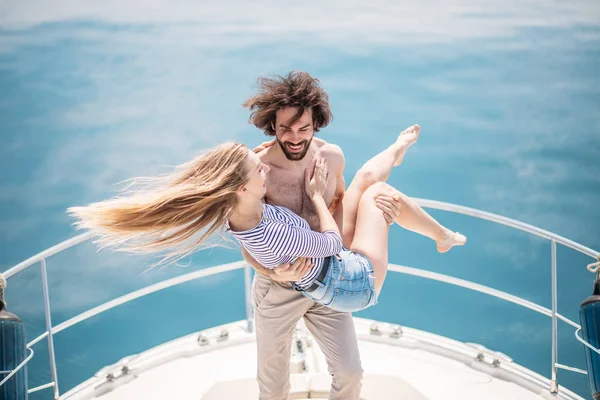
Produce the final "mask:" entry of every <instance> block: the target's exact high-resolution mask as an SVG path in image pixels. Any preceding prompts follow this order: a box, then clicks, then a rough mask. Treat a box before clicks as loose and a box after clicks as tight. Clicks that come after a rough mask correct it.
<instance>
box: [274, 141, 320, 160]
mask: <svg viewBox="0 0 600 400" xmlns="http://www.w3.org/2000/svg"><path fill="white" fill-rule="evenodd" d="M311 142H312V138H311V139H310V140H303V141H302V142H300V143H299V144H301V145H303V146H304V147H303V148H302V151H300V152H299V153H292V152H290V150H289V149H288V147H287V145H286V143H287V142H285V143H284V142H282V141H281V140H279V139H277V143H279V147H280V148H281V150H282V151H283V154H285V157H286V158H287V159H288V160H291V161H299V160H302V159H303V158H304V156H305V155H306V153H308V149H309V147H310V143H311Z"/></svg>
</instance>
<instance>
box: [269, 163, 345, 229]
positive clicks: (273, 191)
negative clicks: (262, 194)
mask: <svg viewBox="0 0 600 400" xmlns="http://www.w3.org/2000/svg"><path fill="white" fill-rule="evenodd" d="M329 179H330V182H329V183H328V186H327V190H326V192H325V195H324V196H323V197H324V199H325V202H326V203H327V204H328V205H329V204H331V201H332V200H333V195H334V192H335V178H333V177H330V178H329ZM266 197H267V202H268V203H269V204H272V205H277V206H283V207H286V208H289V209H290V210H291V211H293V212H294V213H295V214H297V215H299V216H301V217H302V218H304V219H305V220H307V221H308V223H309V224H310V226H311V227H312V228H313V229H316V227H318V217H317V214H316V210H315V208H314V206H313V204H312V201H311V200H310V198H309V197H308V195H307V194H306V190H305V182H304V171H303V170H296V171H289V170H285V169H282V168H277V167H271V169H270V171H269V178H268V180H267V194H266Z"/></svg>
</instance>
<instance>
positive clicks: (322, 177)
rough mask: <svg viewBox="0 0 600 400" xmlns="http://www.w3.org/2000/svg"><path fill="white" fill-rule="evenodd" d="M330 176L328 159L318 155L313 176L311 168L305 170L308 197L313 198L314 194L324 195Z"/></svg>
mask: <svg viewBox="0 0 600 400" xmlns="http://www.w3.org/2000/svg"><path fill="white" fill-rule="evenodd" d="M328 176H329V172H327V161H325V159H324V158H323V157H316V158H315V167H314V170H313V173H312V178H311V177H310V169H307V170H305V171H304V186H305V190H306V194H307V195H308V197H310V198H311V199H312V198H313V197H314V196H321V197H323V195H324V194H325V190H326V189H327V177H328Z"/></svg>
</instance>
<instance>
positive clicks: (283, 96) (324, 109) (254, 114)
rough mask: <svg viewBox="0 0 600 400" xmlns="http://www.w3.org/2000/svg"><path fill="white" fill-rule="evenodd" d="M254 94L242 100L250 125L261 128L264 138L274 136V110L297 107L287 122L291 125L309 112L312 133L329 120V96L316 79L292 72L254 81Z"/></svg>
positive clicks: (330, 116)
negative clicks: (296, 110) (311, 121)
mask: <svg viewBox="0 0 600 400" xmlns="http://www.w3.org/2000/svg"><path fill="white" fill-rule="evenodd" d="M258 86H259V91H258V94H256V95H255V96H253V97H251V98H249V99H248V100H246V101H245V102H244V104H243V106H244V107H248V108H249V109H250V111H251V113H250V123H252V124H254V125H255V126H256V127H257V128H259V129H262V130H263V131H264V132H265V135H269V136H275V130H274V129H273V128H274V126H275V117H276V114H277V111H279V110H281V109H282V108H286V107H295V108H298V112H297V113H296V115H295V116H294V117H293V118H292V119H291V121H288V123H289V124H290V125H291V124H294V123H295V122H296V121H298V119H299V118H300V117H301V116H302V114H304V112H305V111H307V110H311V112H312V118H313V124H314V126H313V128H314V130H315V132H318V131H319V129H321V128H323V127H325V126H327V124H329V122H330V121H331V120H332V119H333V114H332V113H331V109H330V107H329V96H328V95H327V93H326V92H325V90H323V88H322V87H321V84H320V82H319V80H318V79H315V78H313V77H312V76H310V75H309V74H308V73H306V72H299V71H292V72H290V73H289V74H287V75H286V76H279V75H276V76H275V77H273V78H264V77H262V78H258Z"/></svg>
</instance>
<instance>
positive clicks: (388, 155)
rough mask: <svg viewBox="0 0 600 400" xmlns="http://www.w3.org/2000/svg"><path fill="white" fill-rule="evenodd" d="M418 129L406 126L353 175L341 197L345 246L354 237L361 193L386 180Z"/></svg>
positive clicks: (400, 161)
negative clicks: (387, 145) (385, 147)
mask: <svg viewBox="0 0 600 400" xmlns="http://www.w3.org/2000/svg"><path fill="white" fill-rule="evenodd" d="M420 131H421V128H420V127H419V125H413V126H411V127H409V128H407V129H406V130H404V131H403V132H402V133H400V135H398V138H397V139H396V142H395V143H394V144H392V145H391V146H389V147H388V148H387V149H385V150H384V151H382V152H381V153H379V154H377V155H376V156H375V157H373V158H371V159H370V160H369V161H367V162H366V163H365V164H364V165H363V166H362V167H361V168H360V169H359V170H358V172H357V173H356V175H354V179H352V182H351V183H350V186H349V187H348V190H347V191H346V193H345V194H344V198H343V199H342V210H341V212H342V213H343V220H342V221H343V225H342V239H343V242H344V246H346V248H349V247H350V244H351V243H352V239H353V237H354V226H355V224H356V215H357V212H358V204H359V202H360V198H361V197H362V195H363V193H364V192H365V190H367V188H369V187H370V186H371V185H373V184H374V183H377V182H385V181H387V179H388V178H389V176H390V173H391V172H392V168H394V167H397V166H398V165H400V164H401V163H402V160H403V159H404V155H405V154H406V151H407V150H408V148H409V147H410V146H412V145H413V144H414V143H415V142H416V141H417V139H418V138H419V133H420ZM380 212H381V210H380Z"/></svg>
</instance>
